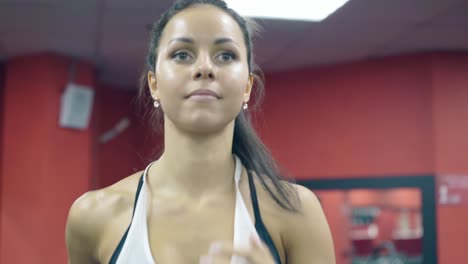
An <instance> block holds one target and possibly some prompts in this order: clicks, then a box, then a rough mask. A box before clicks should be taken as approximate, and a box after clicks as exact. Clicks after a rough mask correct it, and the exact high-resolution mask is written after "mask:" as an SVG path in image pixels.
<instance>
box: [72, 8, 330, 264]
mask: <svg viewBox="0 0 468 264" xmlns="http://www.w3.org/2000/svg"><path fill="white" fill-rule="evenodd" d="M148 84H149V87H150V91H151V94H152V97H153V98H154V99H155V100H158V101H160V103H161V107H162V109H163V110H164V122H165V131H164V133H165V139H164V140H165V151H164V154H163V155H162V156H161V158H160V159H159V160H158V161H157V162H155V164H154V165H153V166H152V167H151V168H150V170H149V172H148V182H147V187H148V191H149V197H150V198H149V200H148V203H149V206H148V220H147V221H148V238H149V243H150V248H151V252H152V255H153V256H154V258H155V262H156V263H158V264H164V263H170V264H178V263H180V264H182V263H218V264H228V263H230V258H231V256H232V255H233V254H236V255H242V256H245V257H246V258H247V259H248V260H249V263H252V264H273V263H274V260H273V258H272V256H271V255H270V253H269V252H268V249H267V248H266V246H265V245H264V244H262V243H254V244H253V246H252V247H251V248H247V249H234V248H233V246H232V241H233V226H234V220H233V219H234V206H235V185H234V184H235V183H234V179H233V175H234V167H235V162H234V159H233V156H232V152H231V150H232V139H233V131H234V119H235V117H236V115H237V114H238V113H239V111H240V110H241V107H242V104H243V102H247V101H248V100H249V97H250V92H251V88H252V84H253V77H252V76H251V75H250V74H249V70H248V64H247V50H246V46H245V43H244V39H243V35H242V31H241V29H240V27H239V25H238V24H237V23H236V21H235V20H234V19H232V18H231V17H230V16H229V15H228V14H226V13H225V12H224V11H222V10H221V9H218V8H216V7H213V6H210V5H196V6H193V7H190V8H188V9H185V10H183V11H181V12H180V13H178V14H177V15H175V16H174V17H173V18H172V19H171V20H170V21H169V23H168V24H167V26H166V28H165V29H164V32H163V34H162V37H161V40H160V44H159V49H158V58H157V61H156V71H155V72H149V73H148ZM201 88H204V89H210V90H212V91H215V92H216V93H217V95H218V96H217V97H214V98H206V97H202V98H200V97H189V96H188V95H189V94H191V93H192V92H193V91H195V90H198V89H201ZM141 174H142V172H138V173H136V174H134V175H131V176H128V177H127V178H125V179H123V180H121V181H119V182H118V183H116V184H114V185H112V186H110V187H107V188H104V189H101V190H97V191H90V192H88V193H86V194H84V195H83V196H81V197H80V198H79V199H77V200H76V201H75V203H74V204H73V205H72V207H71V209H70V213H69V217H68V221H67V227H66V242H67V248H68V256H69V263H70V264H84V263H108V262H109V260H110V258H111V256H112V253H113V251H114V250H115V248H116V247H117V244H118V243H119V241H120V239H121V237H122V235H123V234H124V232H125V230H126V228H127V227H128V225H129V223H130V220H131V214H132V210H133V202H134V197H135V191H136V189H137V184H138V180H139V177H140V176H141ZM246 177H247V174H246V171H245V168H244V169H243V173H242V176H241V181H240V191H241V194H242V196H243V198H244V201H245V202H246V205H247V208H248V210H249V212H250V216H251V218H252V219H254V218H253V211H252V204H251V200H250V192H249V186H248V181H247V180H246ZM256 186H257V192H258V199H259V204H260V208H261V214H262V218H263V220H264V223H265V225H266V227H267V228H268V231H269V232H270V234H271V236H272V238H273V241H274V243H275V245H276V247H277V249H278V252H279V254H280V257H281V261H282V263H286V257H287V263H289V264H306V263H317V264H321V263H323V264H332V263H335V257H334V252H333V244H332V239H331V235H330V231H329V227H328V224H327V222H326V219H325V217H324V215H323V212H322V209H321V207H320V204H319V202H318V201H317V199H316V197H315V196H314V194H313V193H312V192H311V191H310V190H308V189H306V188H303V187H301V186H297V185H294V187H295V188H296V189H297V191H298V193H299V197H300V199H301V210H302V213H293V212H289V211H286V210H284V209H281V208H280V207H279V206H278V205H277V204H276V203H275V202H274V201H273V200H272V199H271V198H270V196H269V195H268V193H266V192H265V190H263V188H261V187H260V186H261V184H260V183H259V182H258V180H256Z"/></svg>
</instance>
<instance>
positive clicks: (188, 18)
mask: <svg viewBox="0 0 468 264" xmlns="http://www.w3.org/2000/svg"><path fill="white" fill-rule="evenodd" d="M175 38H192V39H194V40H195V41H213V40H214V39H218V38H230V39H232V40H234V41H235V42H237V43H238V44H239V45H241V44H243V42H244V41H243V34H242V30H241V28H240V26H239V25H238V23H237V22H236V21H235V20H234V19H233V18H232V17H231V16H230V15H229V14H228V13H226V12H224V11H223V10H222V9H220V8H218V7H215V6H210V5H196V6H193V7H189V8H187V9H185V10H183V11H181V12H179V13H178V14H176V15H175V16H174V17H172V18H171V19H170V20H169V22H168V23H167V25H166V27H165V29H164V32H163V34H162V36H161V42H160V44H163V45H164V44H165V45H167V44H168V43H169V42H170V41H171V40H173V39H175Z"/></svg>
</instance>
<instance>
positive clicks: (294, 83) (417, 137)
mask: <svg viewBox="0 0 468 264" xmlns="http://www.w3.org/2000/svg"><path fill="white" fill-rule="evenodd" d="M266 80H267V83H266V87H267V96H266V99H265V104H264V115H265V117H266V118H265V119H266V121H265V123H266V124H267V126H265V127H263V128H261V133H262V135H263V138H264V139H265V141H266V142H267V145H268V146H270V147H271V149H272V151H273V153H274V154H275V156H276V157H277V158H278V159H279V160H280V161H281V162H282V163H283V164H284V165H285V167H286V168H288V169H289V170H290V171H291V173H292V174H293V175H294V176H295V177H298V178H321V177H366V176H372V177H375V176H379V175H385V176H387V175H401V174H404V175H409V174H427V173H431V172H433V168H434V155H433V133H432V131H433V122H432V92H431V82H432V80H431V64H430V58H429V57H427V56H415V57H398V58H389V59H384V60H375V61H368V62H360V63H353V64H347V65H340V66H333V67H326V68H320V69H304V70H297V71H293V72H285V73H281V74H272V75H267V77H266ZM272 117H274V118H272ZM280 131H281V132H280ZM285 133H287V134H285ZM298 138H300V139H301V140H295V139H298Z"/></svg>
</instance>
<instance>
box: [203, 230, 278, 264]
mask: <svg viewBox="0 0 468 264" xmlns="http://www.w3.org/2000/svg"><path fill="white" fill-rule="evenodd" d="M250 244H251V247H250V248H248V249H238V248H234V245H233V244H232V242H214V243H213V244H211V246H210V250H209V252H208V255H205V256H202V257H201V258H200V264H231V259H232V257H233V256H234V261H233V263H232V264H275V261H274V259H273V257H272V256H271V253H270V251H269V249H268V247H267V246H266V245H265V244H264V243H263V242H261V241H259V240H258V239H257V238H255V237H253V236H251V237H250Z"/></svg>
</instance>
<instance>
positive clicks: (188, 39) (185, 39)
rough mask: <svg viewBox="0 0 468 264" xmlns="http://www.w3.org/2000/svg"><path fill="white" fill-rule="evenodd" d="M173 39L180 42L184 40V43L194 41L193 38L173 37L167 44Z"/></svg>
mask: <svg viewBox="0 0 468 264" xmlns="http://www.w3.org/2000/svg"><path fill="white" fill-rule="evenodd" d="M175 41H180V42H185V43H189V44H193V43H194V42H195V41H194V40H193V38H184V37H183V38H174V39H171V41H169V44H171V43H172V42H175Z"/></svg>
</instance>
